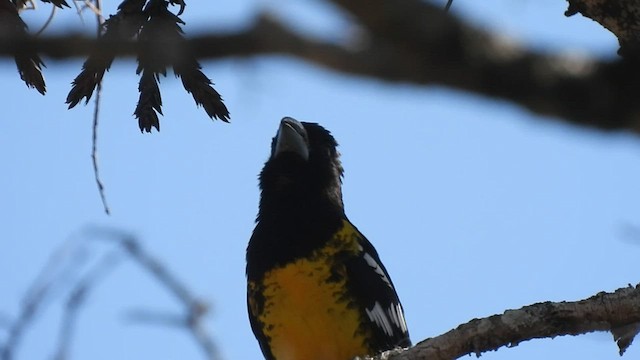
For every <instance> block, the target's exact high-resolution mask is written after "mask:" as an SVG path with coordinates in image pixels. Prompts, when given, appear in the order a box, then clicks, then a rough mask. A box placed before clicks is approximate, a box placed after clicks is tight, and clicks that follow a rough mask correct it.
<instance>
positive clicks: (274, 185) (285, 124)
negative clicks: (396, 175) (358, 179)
mask: <svg viewBox="0 0 640 360" xmlns="http://www.w3.org/2000/svg"><path fill="white" fill-rule="evenodd" d="M337 146H338V144H337V142H336V140H335V139H334V137H333V136H332V135H331V133H330V132H329V131H328V130H326V129H325V128H324V127H322V126H321V125H319V124H317V123H310V122H300V121H297V120H295V119H293V118H291V117H285V118H283V119H282V120H281V122H280V126H279V129H278V132H277V134H276V136H275V137H274V138H273V140H272V142H271V155H270V156H269V158H268V160H267V161H266V163H265V165H264V167H263V169H262V171H261V172H260V175H259V184H260V203H259V207H258V215H257V218H256V225H255V228H254V230H253V233H252V235H251V238H250V240H249V243H248V246H247V252H246V261H247V266H246V275H247V307H248V313H249V322H250V324H251V328H252V330H253V333H254V335H255V337H256V339H257V340H258V343H259V345H260V349H261V350H262V353H263V355H264V357H265V359H266V360H351V359H353V358H354V357H356V356H365V355H375V354H377V353H380V352H383V351H386V350H391V349H395V348H406V347H409V346H411V340H410V337H409V331H408V329H407V323H406V321H405V317H404V310H403V308H402V305H401V303H400V300H399V299H398V295H397V293H396V290H395V288H394V286H393V283H392V281H391V277H390V276H389V273H388V272H387V270H386V269H385V267H384V265H383V264H382V261H381V260H380V257H379V256H378V253H377V251H376V249H375V248H374V247H373V245H372V244H371V243H370V242H369V241H368V240H367V238H366V237H365V236H364V235H363V234H362V233H361V232H360V231H359V230H358V229H357V228H356V227H355V226H354V225H353V224H352V223H351V222H350V221H349V219H348V218H347V216H346V215H345V211H344V204H343V200H342V177H343V167H342V164H341V162H340V154H339V152H338V151H337Z"/></svg>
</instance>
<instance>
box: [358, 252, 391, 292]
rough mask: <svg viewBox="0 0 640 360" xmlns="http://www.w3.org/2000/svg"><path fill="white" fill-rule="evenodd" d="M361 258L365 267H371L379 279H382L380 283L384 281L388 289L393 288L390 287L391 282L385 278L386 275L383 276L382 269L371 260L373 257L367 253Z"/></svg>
mask: <svg viewBox="0 0 640 360" xmlns="http://www.w3.org/2000/svg"><path fill="white" fill-rule="evenodd" d="M362 257H364V261H366V262H367V265H369V266H371V267H372V268H373V270H374V271H375V272H376V274H378V275H380V277H381V278H382V281H384V282H385V283H386V284H387V285H388V286H389V287H391V288H392V287H393V286H391V281H389V278H388V277H387V275H385V273H384V271H383V270H382V267H381V266H380V264H378V262H377V261H376V260H375V259H374V258H373V256H371V255H369V253H364V255H363V256H362Z"/></svg>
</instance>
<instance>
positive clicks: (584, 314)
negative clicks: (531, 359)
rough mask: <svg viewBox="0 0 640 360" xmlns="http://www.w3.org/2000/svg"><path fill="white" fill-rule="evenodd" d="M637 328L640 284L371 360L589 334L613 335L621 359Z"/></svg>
mask: <svg viewBox="0 0 640 360" xmlns="http://www.w3.org/2000/svg"><path fill="white" fill-rule="evenodd" d="M639 322H640V284H639V285H636V286H635V287H632V286H629V287H626V288H621V289H618V290H616V291H615V292H613V293H606V292H600V293H598V294H596V295H594V296H592V297H590V298H588V299H584V300H580V301H575V302H543V303H537V304H533V305H529V306H525V307H523V308H520V309H518V310H507V311H505V312H504V313H503V314H502V315H493V316H490V317H487V318H483V319H473V320H471V321H469V322H468V323H466V324H463V325H460V326H458V327H457V328H455V329H453V330H450V331H449V332H447V333H445V334H442V335H440V336H437V337H435V338H429V339H426V340H424V341H422V342H420V343H418V344H417V345H415V346H414V347H413V348H410V349H408V350H406V351H403V352H401V353H399V354H397V355H396V354H394V353H393V352H392V353H390V354H383V355H382V356H378V357H375V358H373V359H374V360H381V359H392V360H426V359H429V360H451V359H457V358H459V357H462V356H465V355H469V354H475V355H477V356H480V354H481V353H483V352H487V351H493V350H497V349H498V348H500V347H502V346H507V347H513V346H516V345H518V344H519V343H521V342H523V341H527V340H532V339H541V338H551V337H555V336H559V335H580V334H586V333H589V332H593V331H610V332H612V333H613V334H614V340H615V341H617V343H618V347H619V348H620V354H622V353H623V352H624V351H625V350H626V348H627V347H628V346H629V345H630V344H631V341H632V340H633V338H634V337H635V335H637V333H638V330H639V327H638V323H639Z"/></svg>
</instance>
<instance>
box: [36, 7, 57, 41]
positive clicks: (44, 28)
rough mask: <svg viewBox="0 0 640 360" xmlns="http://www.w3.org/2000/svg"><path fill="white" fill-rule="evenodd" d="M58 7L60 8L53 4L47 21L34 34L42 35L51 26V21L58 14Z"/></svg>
mask: <svg viewBox="0 0 640 360" xmlns="http://www.w3.org/2000/svg"><path fill="white" fill-rule="evenodd" d="M56 9H58V7H57V6H54V5H51V13H49V17H48V18H47V21H45V22H44V24H43V25H42V26H41V27H40V29H39V30H38V31H36V33H35V35H34V36H40V35H41V34H42V32H43V31H45V30H46V29H47V28H48V27H49V25H51V22H52V21H53V18H54V16H56Z"/></svg>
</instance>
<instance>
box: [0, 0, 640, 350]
mask: <svg viewBox="0 0 640 360" xmlns="http://www.w3.org/2000/svg"><path fill="white" fill-rule="evenodd" d="M442 2H443V3H444V1H442ZM116 5H117V3H113V4H111V3H110V4H107V6H108V9H113V8H115V6H116ZM46 9H47V7H46V6H44V5H43V6H41V8H40V10H39V11H38V12H37V13H36V14H28V16H27V19H29V21H30V23H31V24H32V25H31V26H32V28H37V24H41V23H42V18H43V17H45V12H46V11H47V10H46ZM257 9H269V10H270V11H275V12H277V13H278V14H279V16H281V17H283V18H285V19H289V20H291V21H294V22H295V24H296V26H298V27H300V28H301V30H302V31H307V32H309V33H312V34H322V35H323V36H328V37H337V36H339V35H340V34H341V33H342V32H344V31H347V30H348V29H349V25H348V20H347V18H346V17H343V16H339V15H338V14H337V13H336V10H335V9H334V8H332V7H329V6H324V5H322V3H320V2H318V1H299V2H295V3H292V4H291V5H290V6H288V7H284V6H282V5H281V3H280V2H275V1H259V2H251V1H238V0H236V1H222V0H220V1H211V2H193V1H192V2H190V3H189V6H188V7H187V11H186V14H185V17H184V19H185V20H186V21H187V26H186V27H185V30H186V31H187V32H190V31H194V32H199V31H205V30H206V29H208V28H215V29H220V28H228V27H231V26H238V25H239V24H240V25H241V24H246V23H247V22H248V21H250V19H251V17H252V16H253V14H254V13H255V11H256V10H257ZM564 10H566V2H565V1H560V0H538V1H521V2H517V3H514V2H513V1H506V0H503V1H495V0H494V1H483V2H478V1H473V0H456V1H454V5H453V11H454V12H456V13H458V14H461V15H462V16H464V17H465V18H467V19H470V20H471V21H473V22H474V23H476V24H478V25H479V26H483V27H485V28H487V29H491V30H494V31H496V32H499V33H501V34H503V35H504V36H505V38H509V39H512V40H513V41H518V42H521V43H522V44H523V45H527V46H534V47H535V48H536V49H539V50H543V51H544V50H548V51H554V52H555V51H563V52H567V53H571V54H583V55H588V56H609V57H610V56H612V54H614V53H615V51H616V48H617V45H616V40H615V38H614V37H613V36H611V35H610V34H609V33H608V32H607V31H606V30H604V29H602V28H601V27H599V26H598V25H597V24H595V23H593V22H592V21H591V20H588V19H583V18H580V17H579V16H575V17H572V18H565V17H564V16H563V13H564ZM59 14H60V15H62V16H60V17H59V18H57V19H56V27H55V28H54V30H56V31H62V30H64V29H68V28H80V29H82V25H81V24H80V23H79V21H78V19H77V18H76V17H75V15H73V14H72V13H71V12H69V11H66V12H62V13H59ZM87 20H88V19H87ZM92 28H93V27H92V26H90V21H87V25H85V29H87V31H89V29H92ZM203 65H204V67H205V71H206V73H207V74H208V75H209V76H210V77H212V78H213V80H214V82H215V83H216V89H217V90H218V91H220V92H221V93H222V94H223V96H224V98H225V102H226V104H227V106H228V107H229V109H230V111H231V115H232V123H231V124H224V123H222V122H219V121H214V122H212V121H210V120H209V119H208V118H207V117H206V115H205V114H204V112H203V111H202V110H201V109H198V108H196V107H195V105H194V104H193V101H192V99H191V98H190V96H189V95H187V94H185V93H184V91H183V90H182V87H181V85H180V83H179V81H176V80H175V79H174V78H173V77H172V76H169V77H168V78H166V79H163V80H162V84H161V88H162V95H163V100H164V104H165V105H164V114H165V116H164V117H162V118H161V120H160V121H161V129H162V131H161V132H160V133H153V134H140V133H139V131H138V127H137V121H136V120H135V119H134V118H133V116H132V113H133V110H134V108H135V102H136V100H137V90H136V89H137V77H136V76H135V64H134V62H133V61H131V60H118V61H116V63H115V64H114V66H113V68H112V69H111V71H110V72H109V73H108V74H107V77H106V81H105V84H104V99H103V100H104V102H103V104H102V115H101V124H100V134H99V136H100V138H99V161H100V170H101V173H102V178H103V181H104V183H105V186H106V194H107V197H108V201H109V204H110V206H111V210H112V212H113V215H112V216H109V217H108V216H106V215H104V213H103V212H102V207H101V203H100V199H99V197H98V194H97V191H96V188H95V183H94V180H93V172H92V168H91V159H90V150H91V114H92V111H93V110H92V107H90V106H89V107H82V106H80V107H78V108H76V109H73V110H71V111H68V110H66V106H65V104H64V99H65V97H66V93H67V92H68V89H69V83H70V82H71V80H72V79H73V78H74V77H75V75H76V74H77V72H78V71H79V69H80V66H81V61H72V62H56V61H53V60H50V59H48V60H47V69H46V73H45V76H46V78H47V82H48V94H47V96H45V97H42V96H40V95H39V94H38V93H37V92H35V91H30V90H28V89H27V88H26V87H25V86H24V84H23V83H22V82H21V81H20V79H19V77H18V75H17V73H16V71H15V66H14V64H13V62H11V61H7V60H3V61H2V62H0V69H1V70H2V71H1V74H3V75H2V83H3V87H2V90H0V91H1V92H2V98H3V100H4V101H3V110H4V111H3V112H2V113H1V114H0V117H1V118H2V120H3V121H0V166H2V172H3V174H5V175H4V176H1V177H0V204H1V205H0V218H2V219H4V222H3V226H2V227H1V228H0V241H2V251H1V252H0V273H2V274H5V276H4V277H3V280H2V281H0V294H1V295H2V296H0V319H2V318H3V317H6V316H9V317H11V316H14V315H15V314H16V313H17V310H18V306H19V302H20V299H21V297H22V296H23V295H24V293H25V291H27V289H28V286H29V285H30V284H31V282H32V279H33V278H34V277H35V276H36V275H37V274H38V273H39V271H40V269H41V268H42V267H43V266H44V264H45V263H46V261H47V259H48V257H49V254H50V253H51V252H52V251H53V250H54V249H56V248H58V247H59V246H60V245H61V244H63V243H64V242H65V241H75V242H79V243H83V244H86V251H87V256H88V259H90V260H95V259H97V258H99V256H100V255H101V254H105V253H108V252H109V251H110V249H111V248H110V247H109V246H108V244H105V243H104V242H98V241H91V240H87V238H88V235H87V231H86V230H83V229H86V228H87V227H88V226H113V227H116V228H119V229H123V230H125V231H129V232H131V233H132V234H134V235H136V236H138V237H139V238H140V240H141V241H142V243H143V244H144V246H145V247H146V249H148V251H149V252H150V253H151V254H153V255H154V256H156V257H158V258H160V259H162V260H163V261H164V262H165V263H166V264H167V266H168V267H169V268H170V269H171V270H172V271H173V272H174V273H175V274H176V275H177V276H178V277H179V278H181V279H182V280H184V282H185V283H186V284H187V285H188V286H189V287H190V288H191V289H192V290H193V291H194V293H195V294H196V295H198V296H200V297H202V298H205V299H207V300H209V301H210V303H211V305H212V312H211V314H210V316H209V317H208V318H207V323H206V325H207V328H208V329H209V330H210V331H211V333H212V334H213V336H214V338H215V340H216V342H217V345H218V347H219V349H220V353H221V355H222V356H223V358H224V359H260V358H261V355H260V351H259V348H258V345H257V342H256V341H255V340H254V338H253V335H252V333H251V330H250V328H249V323H248V320H247V317H246V310H245V303H244V299H245V294H244V287H245V280H244V249H245V247H246V244H247V241H248V239H249V237H250V235H251V231H252V229H253V221H254V218H255V214H256V211H257V204H258V195H259V194H258V188H257V174H258V172H259V171H260V169H261V167H262V164H263V163H264V161H265V160H266V158H267V156H268V153H269V144H270V141H271V137H272V136H273V135H274V134H275V132H276V129H277V125H278V122H279V120H280V118H282V117H283V116H293V117H295V118H298V119H300V120H307V121H315V122H319V123H321V124H322V125H324V126H325V127H327V128H328V129H330V130H331V131H332V132H333V134H334V136H335V137H336V139H337V140H338V142H339V143H340V144H341V146H340V151H341V152H342V154H343V157H342V159H343V164H344V167H345V169H346V174H345V179H344V197H345V198H344V201H345V205H346V211H347V214H348V216H349V217H350V219H351V220H352V221H353V222H354V223H355V224H356V226H358V228H359V229H360V230H361V231H362V232H363V233H364V234H365V235H367V237H368V238H369V239H370V240H371V241H372V242H373V243H374V244H375V246H376V247H377V249H378V251H379V252H380V254H381V257H382V260H383V261H384V262H385V264H386V266H387V269H388V270H389V272H390V273H391V276H392V278H393V280H394V282H395V284H396V287H397V289H398V292H399V294H400V297H401V299H402V301H403V305H404V307H405V312H406V318H407V321H408V323H409V329H410V331H411V335H412V338H413V340H414V341H418V340H421V339H424V338H426V337H431V336H435V335H438V334H441V333H443V332H445V331H448V330H449V329H451V328H453V327H455V326H457V325H458V324H460V323H463V322H466V321H468V320H470V319H472V318H475V317H483V316H489V315H492V314H495V313H500V312H502V311H504V310H505V309H511V308H519V307H521V306H524V305H528V304H531V303H534V302H539V301H546V300H551V301H561V300H578V299H582V298H585V297H588V296H591V295H593V294H595V293H597V292H598V291H602V290H605V291H610V290H614V289H616V288H619V287H623V286H626V285H627V284H628V283H632V284H635V283H637V282H638V281H639V278H638V271H637V270H638V269H637V258H638V255H639V254H640V239H638V238H633V237H631V236H629V232H628V231H626V229H628V228H629V227H635V226H640V221H639V220H638V218H637V214H638V213H640V195H639V194H638V191H637V184H638V181H639V180H640V142H639V140H638V138H637V136H633V135H628V134H602V133H599V132H594V131H590V130H585V129H581V128H574V127H571V126H567V125H562V124H559V123H557V122H555V121H553V120H552V119H541V118H540V117H538V116H536V115H533V114H530V113H528V112H527V111H526V110H523V109H521V108H519V107H517V106H514V105H512V104H509V103H505V102H502V101H494V100H492V99H487V98H481V97H477V96H473V95H470V94H464V93H460V92H455V91H452V90H448V89H444V88H440V87H417V86H413V85H407V84H393V83H383V82H379V81H374V80H368V79H361V78H356V77H349V76H344V75H340V74H334V73H331V72H328V71H326V70H324V69H320V68H317V67H314V66H312V65H309V64H305V63H302V62H300V61H297V60H291V59H287V58H283V57H276V56H272V57H267V58H261V59H253V60H240V59H229V60H224V61H215V62H214V61H207V62H203ZM70 239H71V240H70ZM61 300H62V299H60V298H57V300H56V301H53V302H52V303H51V304H50V305H49V306H48V307H47V308H46V311H45V312H43V313H42V316H41V317H39V320H38V321H37V322H36V323H35V326H34V327H33V328H31V329H30V330H29V332H28V333H27V334H26V337H25V338H24V342H23V345H22V346H21V347H20V351H19V353H18V354H17V359H45V358H49V357H50V354H51V352H52V350H53V348H54V345H55V341H56V337H57V331H58V326H59V320H60V316H61V311H62V310H61V309H62V305H61ZM131 309H147V310H150V311H156V310H157V311H168V312H172V311H178V310H179V307H178V305H177V303H176V302H175V301H174V299H173V298H172V297H171V295H169V294H167V293H166V292H165V291H164V289H162V288H161V287H159V286H158V285H157V284H156V283H155V282H154V281H153V280H152V279H150V278H149V276H148V275H147V274H146V273H145V272H144V271H141V270H140V269H139V267H138V266H137V265H135V264H132V263H129V262H125V263H123V264H121V265H120V266H119V267H118V268H117V269H116V270H115V271H114V272H113V273H110V274H109V275H108V276H107V277H105V278H104V279H103V280H102V282H101V283H100V285H99V286H98V287H97V288H96V289H94V291H93V292H92V293H91V294H90V297H89V298H88V299H87V303H86V304H85V307H83V309H82V311H81V313H80V314H79V323H78V332H77V337H76V341H75V342H74V344H73V345H72V348H71V355H72V357H73V358H75V359H87V358H91V359H141V358H142V359H145V358H158V359H198V358H200V357H199V355H200V354H199V349H197V348H196V347H195V346H193V343H192V341H191V339H190V338H188V337H187V336H186V335H185V333H184V332H181V331H180V330H176V329H172V328H167V327H158V326H149V325H144V324H135V323H131V322H129V321H127V320H126V313H127V311H129V310H131ZM0 334H3V333H2V331H0ZM3 336H4V335H0V339H3ZM638 355H640V350H638V345H637V344H636V345H634V346H632V347H631V349H630V350H629V351H628V353H627V355H625V357H626V358H628V359H631V358H637V357H638ZM483 358H484V359H524V360H526V359H540V358H544V359H566V358H579V359H600V360H607V359H618V358H619V357H618V355H617V348H616V346H615V344H614V343H613V342H612V341H611V338H610V335H608V334H604V333H600V334H590V335H586V336H580V337H562V338H556V339H554V340H536V341H530V342H526V343H523V344H521V345H519V346H518V347H516V348H512V349H504V348H503V349H500V350H499V351H497V352H493V353H488V354H484V355H483Z"/></svg>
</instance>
